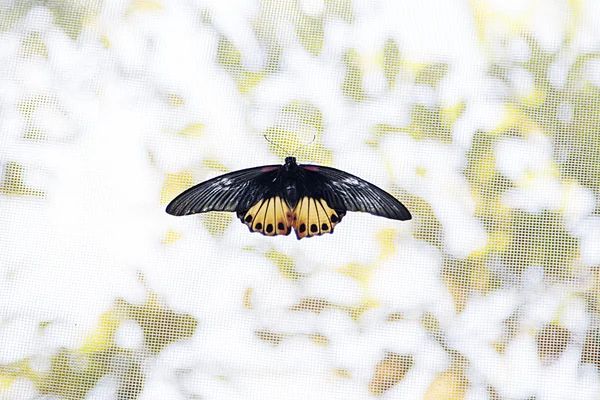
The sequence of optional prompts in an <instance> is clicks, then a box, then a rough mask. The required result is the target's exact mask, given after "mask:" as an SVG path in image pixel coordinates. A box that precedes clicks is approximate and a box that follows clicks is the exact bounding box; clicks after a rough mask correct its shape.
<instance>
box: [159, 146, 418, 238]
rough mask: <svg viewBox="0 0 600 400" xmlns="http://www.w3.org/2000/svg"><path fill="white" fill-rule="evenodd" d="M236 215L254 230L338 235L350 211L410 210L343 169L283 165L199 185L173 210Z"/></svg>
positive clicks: (394, 214)
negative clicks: (345, 216)
mask: <svg viewBox="0 0 600 400" xmlns="http://www.w3.org/2000/svg"><path fill="white" fill-rule="evenodd" d="M209 211H235V212H236V213H237V216H238V218H239V219H240V220H241V221H242V222H243V223H244V224H246V225H247V226H248V228H249V229H250V231H251V232H260V233H262V234H263V235H268V236H275V235H289V234H290V232H291V231H292V227H293V228H294V231H295V232H296V237H297V238H298V239H302V238H303V237H306V236H309V237H310V236H315V235H322V234H324V233H333V228H334V227H335V226H336V225H337V224H338V223H339V222H340V221H341V220H342V218H343V217H344V215H346V211H364V212H368V213H370V214H373V215H379V216H381V217H386V218H391V219H398V220H407V219H411V215H410V212H409V211H408V210H407V209H406V207H404V205H402V203H400V202H399V201H398V200H396V199H395V198H394V197H393V196H392V195H390V194H389V193H387V192H385V191H384V190H382V189H380V188H378V187H377V186H375V185H373V184H371V183H369V182H367V181H365V180H363V179H360V178H358V177H356V176H354V175H350V174H349V173H346V172H344V171H340V170H338V169H334V168H329V167H322V166H319V165H298V164H296V158H295V157H287V158H286V159H285V164H283V165H267V166H264V167H254V168H248V169H243V170H240V171H234V172H230V173H227V174H225V175H221V176H217V177H215V178H212V179H209V180H207V181H205V182H202V183H200V184H198V185H196V186H193V187H191V188H189V189H188V190H186V191H185V192H183V193H181V194H180V195H179V196H177V197H176V198H175V199H174V200H173V201H171V202H170V203H169V205H168V206H167V213H169V214H171V215H178V216H179V215H189V214H196V213H204V212H209Z"/></svg>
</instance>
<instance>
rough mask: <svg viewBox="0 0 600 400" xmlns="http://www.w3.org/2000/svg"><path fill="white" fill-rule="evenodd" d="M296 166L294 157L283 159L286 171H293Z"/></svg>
mask: <svg viewBox="0 0 600 400" xmlns="http://www.w3.org/2000/svg"><path fill="white" fill-rule="evenodd" d="M297 165H298V164H296V157H286V158H285V169H286V170H287V171H289V170H293V169H295V168H296V167H297Z"/></svg>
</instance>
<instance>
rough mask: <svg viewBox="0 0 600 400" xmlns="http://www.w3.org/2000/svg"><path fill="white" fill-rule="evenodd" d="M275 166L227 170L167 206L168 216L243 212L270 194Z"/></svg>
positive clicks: (277, 167)
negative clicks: (213, 212) (211, 212)
mask: <svg viewBox="0 0 600 400" xmlns="http://www.w3.org/2000/svg"><path fill="white" fill-rule="evenodd" d="M280 168H281V166H279V165H269V166H265V167H255V168H248V169H243V170H240V171H234V172H229V173H227V174H224V175H220V176H217V177H215V178H212V179H209V180H207V181H205V182H202V183H200V184H198V185H196V186H193V187H191V188H189V189H188V190H186V191H185V192H183V193H181V194H180V195H179V196H177V197H176V198H175V199H173V200H172V201H171V202H170V203H169V205H168V206H167V210H166V211H167V213H169V214H171V215H190V214H197V213H203V212H209V211H240V210H242V211H247V210H248V209H249V208H250V207H252V206H253V205H254V204H256V203H257V202H258V201H259V200H260V199H262V198H264V197H266V196H269V194H272V193H273V189H272V187H271V184H270V183H271V182H272V181H273V180H274V178H275V177H276V176H277V172H278V170H279V169H280Z"/></svg>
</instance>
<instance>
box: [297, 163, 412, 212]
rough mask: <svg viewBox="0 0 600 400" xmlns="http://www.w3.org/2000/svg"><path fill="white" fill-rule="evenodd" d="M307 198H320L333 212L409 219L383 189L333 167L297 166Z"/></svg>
mask: <svg viewBox="0 0 600 400" xmlns="http://www.w3.org/2000/svg"><path fill="white" fill-rule="evenodd" d="M300 168H301V170H302V172H303V175H304V181H305V187H304V191H305V192H306V194H307V196H309V197H311V198H316V199H323V200H325V202H326V203H327V205H328V206H329V207H330V208H331V209H334V210H339V211H341V212H345V211H363V212H368V213H369V214H373V215H378V216H381V217H385V218H390V219H397V220H408V219H411V218H412V217H411V215H410V212H409V211H408V209H407V208H406V207H405V206H404V205H403V204H402V203H400V201H398V200H397V199H396V198H395V197H393V196H392V195H391V194H389V193H387V192H386V191H385V190H383V189H381V188H379V187H377V186H375V185H373V184H372V183H369V182H367V181H365V180H364V179H361V178H359V177H357V176H354V175H352V174H349V173H347V172H344V171H340V170H338V169H335V168H330V167H323V166H318V165H300Z"/></svg>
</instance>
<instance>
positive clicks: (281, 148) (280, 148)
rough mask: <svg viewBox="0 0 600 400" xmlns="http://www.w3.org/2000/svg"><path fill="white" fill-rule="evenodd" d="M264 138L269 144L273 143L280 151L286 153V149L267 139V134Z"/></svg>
mask: <svg viewBox="0 0 600 400" xmlns="http://www.w3.org/2000/svg"><path fill="white" fill-rule="evenodd" d="M263 137H264V138H265V140H266V141H267V142H269V143H271V144H272V145H273V146H275V147H277V148H279V150H283V152H285V149H284V148H283V147H281V146H280V145H278V144H277V143H275V142H273V141H271V140H269V138H268V137H267V135H266V134H265V135H263Z"/></svg>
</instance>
